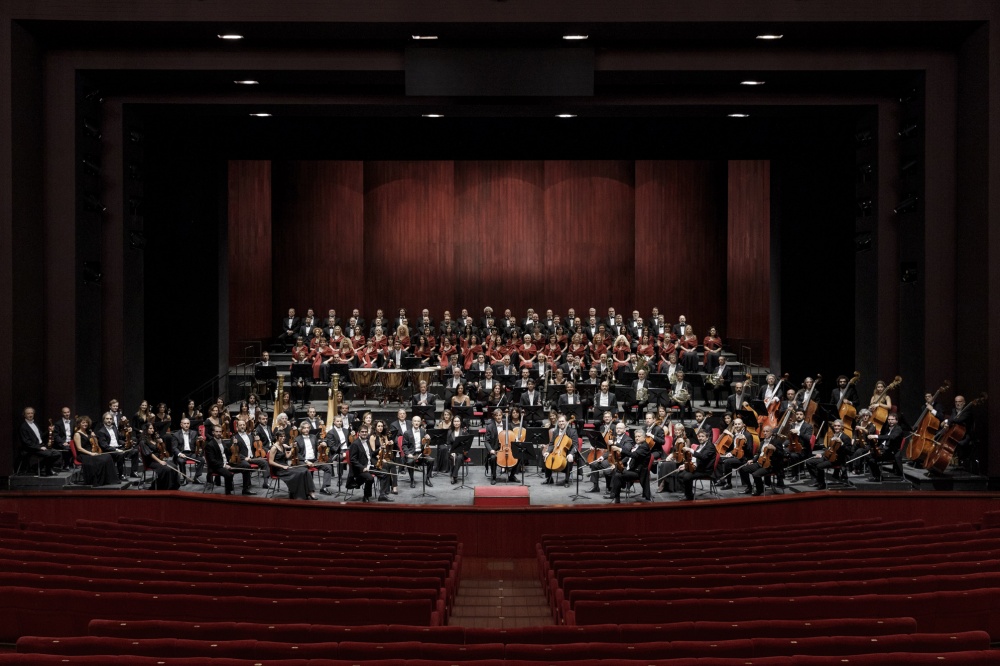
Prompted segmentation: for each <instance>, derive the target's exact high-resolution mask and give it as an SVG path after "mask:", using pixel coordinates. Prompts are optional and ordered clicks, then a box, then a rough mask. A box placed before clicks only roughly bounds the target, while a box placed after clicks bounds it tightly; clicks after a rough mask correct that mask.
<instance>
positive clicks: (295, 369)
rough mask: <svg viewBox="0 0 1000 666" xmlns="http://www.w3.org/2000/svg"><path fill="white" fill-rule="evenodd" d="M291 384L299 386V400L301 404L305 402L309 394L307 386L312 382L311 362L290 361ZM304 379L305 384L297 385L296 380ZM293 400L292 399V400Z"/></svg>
mask: <svg viewBox="0 0 1000 666" xmlns="http://www.w3.org/2000/svg"><path fill="white" fill-rule="evenodd" d="M291 378H292V384H293V386H294V387H296V388H300V391H301V393H300V394H299V402H301V403H302V405H303V406H305V404H306V398H307V397H308V396H309V386H310V384H311V383H312V364H311V363H292V373H291ZM300 379H302V380H305V385H304V386H302V387H298V386H297V384H298V380H300ZM293 402H294V401H293Z"/></svg>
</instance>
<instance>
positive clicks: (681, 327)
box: [671, 315, 687, 337]
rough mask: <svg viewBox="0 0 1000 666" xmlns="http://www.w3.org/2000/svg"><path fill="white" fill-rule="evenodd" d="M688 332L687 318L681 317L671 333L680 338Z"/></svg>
mask: <svg viewBox="0 0 1000 666" xmlns="http://www.w3.org/2000/svg"><path fill="white" fill-rule="evenodd" d="M686 330H687V317H685V316H684V315H681V316H680V317H678V318H677V323H676V324H674V326H673V328H672V329H671V332H672V333H673V334H674V335H676V336H677V337H680V336H682V335H684V331H686Z"/></svg>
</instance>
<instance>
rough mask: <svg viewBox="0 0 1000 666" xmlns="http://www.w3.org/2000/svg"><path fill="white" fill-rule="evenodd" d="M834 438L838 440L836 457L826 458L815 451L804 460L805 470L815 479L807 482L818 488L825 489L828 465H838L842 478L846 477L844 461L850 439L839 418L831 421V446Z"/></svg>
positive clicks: (845, 460)
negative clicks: (832, 458) (842, 472)
mask: <svg viewBox="0 0 1000 666" xmlns="http://www.w3.org/2000/svg"><path fill="white" fill-rule="evenodd" d="M835 439H837V440H840V446H839V448H837V451H836V458H835V459H834V460H827V459H826V457H825V456H824V455H823V454H822V453H820V452H818V451H817V452H816V453H815V454H814V455H813V457H812V458H810V459H809V460H808V461H807V462H806V464H805V468H806V471H807V472H809V474H811V475H812V477H813V479H815V481H813V483H811V484H809V485H810V486H813V487H816V488H819V489H820V490H826V470H827V469H829V468H830V467H834V466H838V465H839V466H840V467H841V468H842V470H843V471H844V478H847V472H846V468H845V467H844V463H846V462H847V458H848V453H847V450H848V447H849V446H850V445H851V439H850V438H849V437H848V436H847V433H845V432H844V423H843V422H842V421H841V420H840V419H837V420H836V421H834V422H833V429H832V433H831V435H830V441H829V442H828V446H830V447H831V448H833V444H834V440H835Z"/></svg>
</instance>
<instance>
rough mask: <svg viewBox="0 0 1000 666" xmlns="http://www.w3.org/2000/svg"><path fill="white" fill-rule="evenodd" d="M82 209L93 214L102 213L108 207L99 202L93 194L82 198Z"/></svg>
mask: <svg viewBox="0 0 1000 666" xmlns="http://www.w3.org/2000/svg"><path fill="white" fill-rule="evenodd" d="M83 207H84V209H85V210H89V211H92V212H94V213H103V212H105V211H106V210H107V209H108V207H107V206H105V205H104V204H103V203H101V200H100V199H98V198H97V197H95V196H94V195H93V194H88V195H87V196H85V197H84V198H83Z"/></svg>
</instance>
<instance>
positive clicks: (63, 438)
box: [52, 407, 73, 469]
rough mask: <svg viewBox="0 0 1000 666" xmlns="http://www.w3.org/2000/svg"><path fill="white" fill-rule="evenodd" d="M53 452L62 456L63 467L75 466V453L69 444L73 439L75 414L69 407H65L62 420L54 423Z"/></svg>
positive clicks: (56, 420)
mask: <svg viewBox="0 0 1000 666" xmlns="http://www.w3.org/2000/svg"><path fill="white" fill-rule="evenodd" d="M52 425H53V428H52V450H53V451H58V452H59V453H60V454H62V458H63V459H62V466H63V468H64V469H68V468H70V467H72V466H73V452H72V451H70V449H69V442H70V440H71V439H73V412H71V411H70V409H69V407H63V408H62V411H61V413H60V418H58V419H55V420H54V421H53V422H52Z"/></svg>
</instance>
